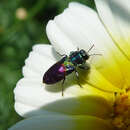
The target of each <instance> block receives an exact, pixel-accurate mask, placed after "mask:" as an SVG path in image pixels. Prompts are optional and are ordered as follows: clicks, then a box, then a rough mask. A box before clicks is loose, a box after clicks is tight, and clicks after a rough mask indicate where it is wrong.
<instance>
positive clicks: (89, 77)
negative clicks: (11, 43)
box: [10, 0, 130, 130]
mask: <svg viewBox="0 0 130 130" xmlns="http://www.w3.org/2000/svg"><path fill="white" fill-rule="evenodd" d="M95 3H96V6H97V10H98V14H97V13H96V12H95V11H94V10H92V9H90V8H89V7H86V6H84V5H81V4H79V3H70V4H69V7H68V8H67V9H65V11H64V12H63V13H62V14H60V15H58V16H56V17H55V18H54V20H50V21H49V22H48V25H47V35H48V38H49V40H50V42H51V44H52V45H35V46H34V47H33V50H32V52H30V54H29V57H28V58H27V59H26V61H25V66H24V67H23V76H24V77H23V79H21V80H20V81H19V82H18V83H17V85H16V88H15V90H14V93H15V110H16V112H17V113H18V114H20V115H21V116H23V117H26V118H28V119H26V120H23V121H21V122H19V123H18V124H16V125H15V126H13V127H12V128H11V129H10V130H17V129H18V130H22V129H24V130H34V129H35V130H41V129H46V130H52V129H53V130H73V129H74V130H110V129H111V130H112V129H114V125H115V126H116V127H119V128H123V130H127V128H126V125H128V123H126V120H125V119H129V116H128V117H127V116H126V115H125V119H124V107H125V108H126V106H127V108H128V109H127V110H126V111H127V112H128V113H129V112H130V110H129V108H130V106H129V101H130V99H129V98H130V93H129V86H130V80H129V77H130V62H129V58H130V24H129V23H130V17H129V15H128V14H129V13H130V8H129V5H130V2H129V1H128V0H125V2H124V1H119V0H109V1H108V0H95ZM93 44H94V49H93V50H92V51H91V53H99V54H102V56H95V57H94V58H92V59H91V58H90V60H88V62H89V63H90V65H91V69H90V72H89V73H88V72H87V73H86V72H80V83H81V84H82V86H83V88H80V87H79V85H78V84H77V82H76V81H75V79H74V76H75V75H73V74H72V75H70V76H68V78H67V80H66V81H65V90H64V96H61V83H57V84H55V85H51V86H46V85H45V84H43V83H42V78H43V75H44V73H45V72H46V71H47V70H48V68H49V67H50V66H52V65H53V64H54V63H55V62H57V61H58V60H59V56H58V54H57V53H56V51H57V52H59V53H60V54H69V53H70V52H71V51H75V50H77V47H79V48H80V49H85V50H86V51H87V50H88V49H89V48H90V47H91V46H92V45H93ZM52 46H53V47H54V49H55V50H56V51H55V50H54V49H53V47H52ZM91 61H92V62H91ZM115 92H116V93H117V96H115ZM120 93H122V94H121V95H120ZM126 95H127V96H126ZM117 97H118V98H117ZM124 97H125V100H123V101H122V99H124ZM114 103H116V108H115V107H113V104H114ZM121 103H122V104H123V105H122V106H120V105H119V104H121ZM118 106H120V108H121V110H122V109H123V111H121V112H118V113H117V111H116V110H117V108H119V107H118ZM111 114H114V116H115V117H116V118H113V117H111ZM119 117H120V118H119ZM120 119H122V120H121V121H120V122H119V120H120ZM108 120H109V121H108ZM110 120H111V121H110ZM110 122H111V123H112V124H111V123H110ZM129 127H130V126H129ZM128 129H129V128H128Z"/></svg>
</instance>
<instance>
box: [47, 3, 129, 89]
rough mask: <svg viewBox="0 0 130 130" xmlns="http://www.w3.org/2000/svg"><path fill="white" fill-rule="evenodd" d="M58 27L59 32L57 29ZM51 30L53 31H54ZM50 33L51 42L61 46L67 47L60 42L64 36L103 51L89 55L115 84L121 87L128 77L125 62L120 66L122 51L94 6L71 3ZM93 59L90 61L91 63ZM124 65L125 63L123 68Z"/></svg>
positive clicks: (48, 30)
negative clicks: (125, 76)
mask: <svg viewBox="0 0 130 130" xmlns="http://www.w3.org/2000/svg"><path fill="white" fill-rule="evenodd" d="M56 29H58V30H60V32H57V31H55V30H56ZM52 31H54V33H53V34H52ZM47 33H48V34H52V35H51V38H50V39H54V41H53V40H51V43H52V44H58V45H60V47H61V49H65V48H66V46H63V45H62V44H60V43H61V42H59V38H60V37H62V36H63V37H64V41H66V39H69V40H71V41H72V42H73V44H75V45H76V46H78V47H79V48H83V49H85V50H86V51H87V50H89V48H90V47H91V46H92V44H94V48H93V49H92V50H91V52H90V53H98V54H101V55H102V56H95V58H92V59H90V60H92V61H93V62H92V63H93V64H94V66H95V67H96V69H97V70H98V71H99V72H100V73H101V74H102V75H103V76H104V77H105V78H106V79H107V80H108V81H109V82H111V83H112V84H114V85H115V86H117V87H119V88H121V87H122V86H123V84H124V82H125V78H124V77H123V76H122V73H124V74H126V71H125V72H124V68H125V66H124V65H123V64H124V62H123V64H121V65H120V66H119V62H120V59H121V58H122V57H123V55H122V53H121V52H120V51H119V49H118V48H117V47H116V46H115V44H114V43H113V41H112V39H111V37H110V36H109V34H108V33H107V31H106V30H105V28H104V26H103V25H102V23H101V21H100V20H99V17H98V15H97V13H96V12H95V11H94V10H92V9H90V8H88V7H86V6H84V5H81V4H78V3H70V4H69V7H68V8H67V9H66V10H65V11H64V12H63V13H62V14H60V15H58V16H56V17H55V19H54V20H53V21H50V22H49V24H48V25H47ZM48 36H49V35H48ZM49 37H50V36H49ZM66 44H70V42H68V41H66V43H65V45H66ZM66 50H67V48H66ZM123 58H124V57H123ZM123 58H122V59H123ZM122 61H125V59H123V60H122ZM92 63H91V61H90V64H92ZM122 66H124V67H123V69H122ZM111 75H113V76H111ZM127 76H128V75H127ZM113 77H114V78H113Z"/></svg>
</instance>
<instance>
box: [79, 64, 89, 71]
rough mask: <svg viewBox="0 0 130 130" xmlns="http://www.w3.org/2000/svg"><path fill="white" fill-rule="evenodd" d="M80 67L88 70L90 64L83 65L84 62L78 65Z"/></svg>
mask: <svg viewBox="0 0 130 130" xmlns="http://www.w3.org/2000/svg"><path fill="white" fill-rule="evenodd" d="M78 67H79V68H80V69H83V70H89V69H90V66H89V65H87V64H86V65H85V64H83V65H80V66H78Z"/></svg>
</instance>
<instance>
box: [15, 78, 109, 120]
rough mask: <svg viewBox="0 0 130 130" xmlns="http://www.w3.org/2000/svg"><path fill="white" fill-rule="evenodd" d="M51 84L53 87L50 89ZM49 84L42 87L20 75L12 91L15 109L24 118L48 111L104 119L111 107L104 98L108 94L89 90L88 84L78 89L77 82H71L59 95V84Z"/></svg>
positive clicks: (35, 80) (35, 81)
mask: <svg viewBox="0 0 130 130" xmlns="http://www.w3.org/2000/svg"><path fill="white" fill-rule="evenodd" d="M51 87H53V88H52V89H51ZM51 87H50V89H48V87H46V88H45V86H44V85H43V84H42V82H40V81H38V80H37V79H27V78H23V79H22V80H20V81H19V82H18V83H17V86H16V88H15V90H14V93H15V110H16V111H17V112H18V113H19V114H20V115H21V116H24V117H29V116H34V115H39V114H41V113H47V112H60V113H63V114H70V115H80V114H83V115H94V116H98V117H102V118H105V117H107V116H108V115H109V113H111V106H110V105H109V104H108V102H107V100H105V98H106V97H108V96H109V94H107V93H106V95H105V93H103V92H100V90H96V89H95V90H94V89H91V87H90V86H88V88H87V89H85V88H84V89H81V88H80V87H79V86H77V85H71V86H69V88H66V89H65V91H64V96H62V95H61V86H60V85H59V86H54V85H53V86H51ZM87 93H88V95H87ZM104 95H105V96H106V97H105V96H104ZM99 96H101V97H99ZM106 99H107V98H106Z"/></svg>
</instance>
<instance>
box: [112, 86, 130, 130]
mask: <svg viewBox="0 0 130 130" xmlns="http://www.w3.org/2000/svg"><path fill="white" fill-rule="evenodd" d="M115 96H116V100H115V103H114V106H113V107H114V114H113V118H112V124H113V125H114V126H115V127H117V128H118V129H119V130H128V129H129V128H130V88H129V89H126V92H124V93H120V94H116V95H115Z"/></svg>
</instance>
